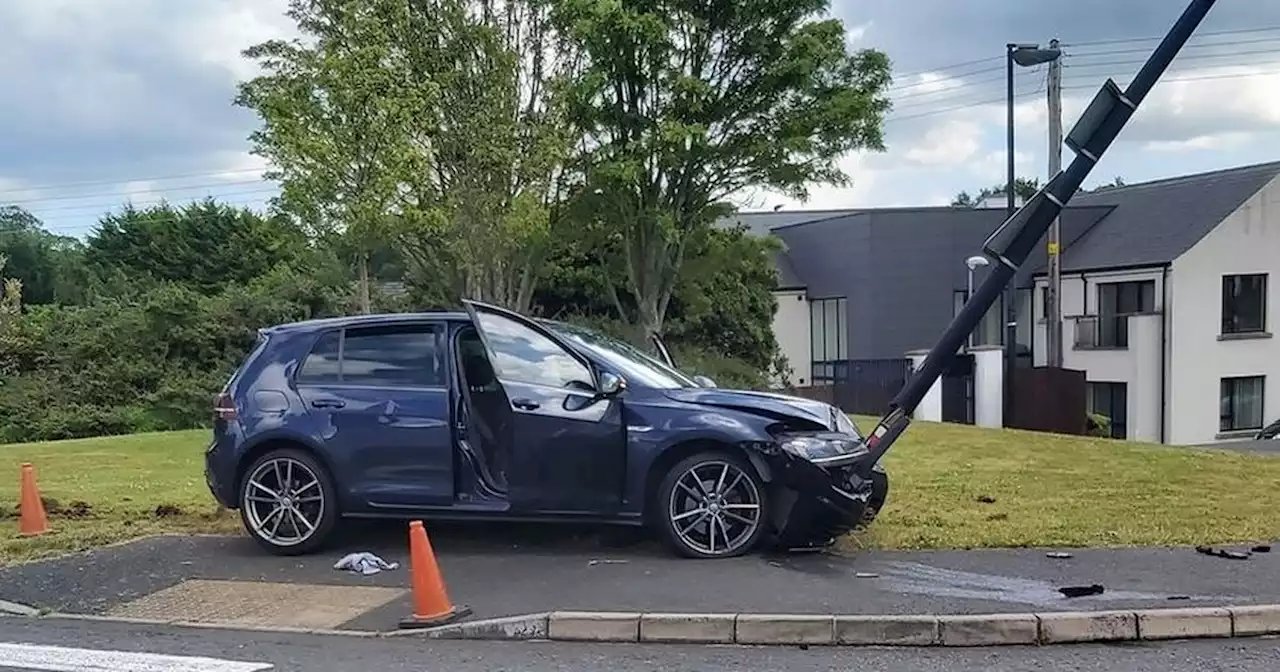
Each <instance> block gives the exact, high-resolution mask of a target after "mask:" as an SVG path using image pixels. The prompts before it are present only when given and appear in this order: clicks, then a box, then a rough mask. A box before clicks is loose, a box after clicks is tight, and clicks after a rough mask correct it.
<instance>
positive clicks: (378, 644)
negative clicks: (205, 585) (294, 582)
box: [0, 617, 1280, 672]
mask: <svg viewBox="0 0 1280 672" xmlns="http://www.w3.org/2000/svg"><path fill="white" fill-rule="evenodd" d="M4 644H8V645H9V646H10V648H9V649H8V651H11V652H12V651H22V652H23V653H22V655H23V656H24V659H23V660H22V662H21V663H19V662H18V659H17V657H16V654H15V655H12V657H11V658H10V659H8V660H6V659H4V658H3V656H4V655H5V654H4V651H5V650H6V649H4V648H0V671H2V672H18V671H19V670H21V671H23V672H27V671H29V670H57V671H62V672H67V671H70V672H81V671H83V672H90V671H92V672H138V671H140V670H146V671H147V672H251V671H252V672H258V671H262V672H294V671H296V672H351V670H376V671H377V672H421V670H449V671H450V672H500V671H510V672H561V671H564V672H567V671H571V670H572V671H586V670H608V671H609V672H649V671H651V670H659V669H660V670H663V671H664V672H713V671H714V672H723V671H727V670H734V671H736V670H813V671H815V672H818V671H825V670H831V671H833V672H834V671H836V670H840V671H844V672H847V671H848V670H857V669H868V670H881V671H883V672H1025V671H1026V670H1035V669H1045V670H1076V671H1079V672H1205V671H1207V670H1231V672H1274V670H1277V669H1280V646H1277V642H1276V641H1274V640H1264V639H1253V640H1217V641H1215V640H1199V641H1189V642H1177V643H1164V644H1131V645H1112V646H1100V645H1064V646H1048V647H1005V648H1000V649H839V648H833V647H817V646H815V647H810V648H809V649H808V650H801V649H798V648H795V647H767V648H752V647H740V646H732V647H716V646H695V647H689V646H674V645H634V644H595V645H590V644H563V643H555V642H545V643H513V642H448V641H423V640H419V639H416V638H391V639H361V638H352V637H333V636H327V637H326V636H317V635H286V634H277V633H240V632H230V631H221V630H198V629H175V628H166V627H151V626H142V627H140V626H137V625H131V624H121V623H98V622H86V621H56V620H29V619H19V618H12V617H10V618H0V646H3V645H4ZM18 647H22V648H18ZM70 647H74V649H75V650H71V651H70V652H68V648H70ZM84 650H87V651H89V652H90V654H92V656H93V658H92V660H93V661H95V662H94V665H95V666H88V665H81V663H83V662H84V661H85V660H86V655H89V654H85V653H82V652H81V651H84ZM108 655H111V656H115V657H116V659H115V661H116V663H118V664H117V665H115V666H104V665H103V664H102V663H103V661H104V658H105V657H106V656H108ZM142 663H146V665H143V664H142Z"/></svg>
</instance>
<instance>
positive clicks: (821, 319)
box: [809, 296, 849, 385]
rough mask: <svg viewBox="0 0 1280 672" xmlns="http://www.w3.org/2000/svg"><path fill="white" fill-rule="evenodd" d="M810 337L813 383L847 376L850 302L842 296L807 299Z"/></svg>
mask: <svg viewBox="0 0 1280 672" xmlns="http://www.w3.org/2000/svg"><path fill="white" fill-rule="evenodd" d="M809 337H810V352H811V355H810V356H811V357H812V359H813V361H812V367H813V370H812V372H811V374H810V375H811V378H812V381H813V383H814V384H815V385H823V384H826V385H830V384H832V383H835V382H836V381H838V380H844V379H846V378H848V375H849V374H848V365H847V364H846V360H848V359H849V302H848V300H847V299H846V298H845V297H843V296H839V297H831V298H826V299H813V300H811V301H810V302H809Z"/></svg>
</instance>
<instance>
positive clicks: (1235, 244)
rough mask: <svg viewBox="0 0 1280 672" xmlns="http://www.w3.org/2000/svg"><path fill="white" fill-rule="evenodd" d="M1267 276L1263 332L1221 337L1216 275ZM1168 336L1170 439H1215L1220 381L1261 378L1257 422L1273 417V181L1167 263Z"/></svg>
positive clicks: (1276, 191)
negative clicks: (1169, 284) (1169, 286)
mask: <svg viewBox="0 0 1280 672" xmlns="http://www.w3.org/2000/svg"><path fill="white" fill-rule="evenodd" d="M1239 273H1267V274H1268V279H1267V293H1266V332H1267V333H1266V334H1265V335H1264V336H1263V337H1261V338H1249V339H1223V338H1221V337H1220V333H1219V332H1221V331H1222V327H1221V323H1222V278H1223V276H1224V275H1231V274H1239ZM1171 277H1172V280H1173V282H1172V288H1173V289H1175V290H1176V291H1174V292H1172V293H1171V297H1172V310H1171V320H1172V322H1171V324H1172V329H1171V332H1170V346H1171V351H1170V354H1171V360H1172V362H1173V368H1172V370H1171V373H1172V386H1171V389H1170V393H1171V394H1170V399H1169V401H1170V407H1169V418H1170V426H1169V428H1170V432H1169V442H1170V443H1175V444H1183V445H1186V444H1200V443H1208V442H1212V441H1215V440H1220V439H1226V438H1236V437H1234V436H1223V435H1220V434H1219V431H1218V430H1219V424H1218V419H1219V404H1220V384H1221V379H1222V378H1223V377H1226V376H1254V375H1261V376H1265V379H1264V382H1263V384H1264V392H1263V407H1264V410H1263V423H1264V424H1265V423H1268V422H1271V421H1273V420H1275V419H1276V418H1277V417H1280V344H1277V341H1276V339H1275V338H1273V337H1271V332H1274V331H1275V330H1276V328H1277V326H1276V320H1277V315H1280V180H1273V181H1272V182H1270V183H1269V184H1268V185H1267V186H1265V187H1263V188H1262V189H1261V190H1260V191H1259V192H1258V193H1257V194H1255V195H1254V196H1253V197H1251V198H1249V199H1248V200H1247V201H1245V202H1244V203H1243V204H1242V205H1241V206H1240V207H1239V208H1238V209H1237V210H1236V211H1235V212H1233V213H1232V214H1231V215H1230V216H1228V217H1227V218H1226V219H1224V220H1223V221H1222V223H1221V224H1219V225H1218V226H1217V228H1215V229H1214V230H1213V231H1212V232H1210V233H1209V235H1207V236H1205V237H1204V238H1203V239H1201V241H1200V242H1199V243H1198V244H1196V245H1195V246H1194V247H1192V248H1191V249H1190V250H1187V251H1186V252H1185V253H1184V254H1183V255H1182V256H1181V257H1179V258H1178V259H1176V260H1174V262H1173V266H1172V269H1171Z"/></svg>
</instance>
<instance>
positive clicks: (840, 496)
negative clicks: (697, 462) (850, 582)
mask: <svg viewBox="0 0 1280 672" xmlns="http://www.w3.org/2000/svg"><path fill="white" fill-rule="evenodd" d="M669 395H670V396H672V397H675V398H677V399H678V400H679V401H682V402H685V403H693V404H698V405H702V406H714V407H716V408H717V409H719V410H721V411H728V412H731V413H733V414H734V415H738V416H739V417H744V419H746V418H750V419H752V420H759V421H762V422H759V423H757V422H750V421H747V422H744V424H745V425H751V426H753V428H755V429H756V432H755V433H756V436H755V437H752V438H750V439H744V440H740V441H739V442H738V446H739V447H740V448H742V449H743V451H744V452H745V453H746V454H747V455H748V457H749V458H750V459H751V462H752V464H753V465H754V466H755V468H756V470H757V471H758V472H759V473H760V476H761V477H762V480H763V481H764V482H765V487H766V488H767V490H768V502H769V506H768V512H767V514H768V515H767V518H768V520H767V523H768V528H769V534H768V538H767V540H768V541H770V542H771V544H770V545H772V546H773V547H775V548H778V549H788V550H806V549H820V548H824V547H826V546H829V545H831V543H832V542H833V541H834V540H835V539H836V538H837V537H839V536H841V535H844V534H848V533H850V532H853V531H856V530H859V529H862V528H865V527H866V526H868V525H869V524H871V523H872V522H873V521H874V520H875V518H876V517H877V515H878V514H879V512H880V510H881V508H883V506H884V503H885V500H886V499H887V497H888V492H889V478H888V475H887V474H886V473H885V471H884V469H882V468H881V467H880V465H879V464H875V465H866V464H865V462H866V461H867V460H870V459H874V458H873V457H872V456H871V452H870V450H869V449H868V448H867V445H866V441H865V438H864V436H863V435H862V434H861V432H859V431H858V428H857V427H856V426H855V425H854V424H853V422H852V421H851V420H850V419H849V418H848V416H846V415H845V414H844V413H842V412H841V411H840V410H838V409H837V408H835V407H834V406H832V405H830V404H826V403H823V402H819V401H814V400H811V399H805V398H802V397H794V396H789V395H783V394H776V393H770V392H756V391H750V392H748V391H741V390H714V391H712V390H699V391H694V390H678V391H672V392H670V393H669ZM868 466H869V467H870V468H865V467H868ZM861 474H868V475H867V476H862V475H861Z"/></svg>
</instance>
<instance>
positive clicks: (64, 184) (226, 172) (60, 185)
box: [0, 168, 263, 195]
mask: <svg viewBox="0 0 1280 672" xmlns="http://www.w3.org/2000/svg"><path fill="white" fill-rule="evenodd" d="M262 172H263V170H262V169H261V168H237V169H233V170H215V171H209V172H203V173H186V174H177V175H162V176H159V177H133V178H129V179H127V180H89V181H85V182H61V183H56V184H35V185H31V186H29V187H10V188H6V189H0V195H4V194H6V193H10V194H11V193H14V192H19V191H20V192H28V191H46V190H50V189H70V188H74V187H92V186H100V185H109V184H128V183H130V182H160V181H162V180H181V179H187V178H192V177H220V176H223V175H238V174H241V173H259V174H261V173H262Z"/></svg>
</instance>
